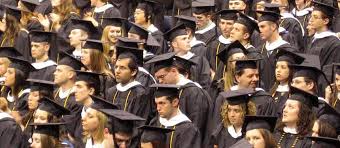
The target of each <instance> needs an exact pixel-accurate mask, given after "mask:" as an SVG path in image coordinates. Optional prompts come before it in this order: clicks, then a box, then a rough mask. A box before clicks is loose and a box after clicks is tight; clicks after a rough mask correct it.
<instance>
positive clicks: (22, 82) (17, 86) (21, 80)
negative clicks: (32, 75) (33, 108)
mask: <svg viewBox="0 0 340 148" xmlns="http://www.w3.org/2000/svg"><path fill="white" fill-rule="evenodd" d="M27 77H28V74H26V73H24V72H23V71H21V70H19V69H15V81H14V87H13V88H14V89H13V90H12V91H13V92H12V94H13V96H14V97H15V98H16V99H17V98H18V94H19V92H20V91H21V90H22V89H23V88H24V87H26V86H27V82H26V79H27Z"/></svg>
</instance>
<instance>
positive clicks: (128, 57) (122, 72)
mask: <svg viewBox="0 0 340 148" xmlns="http://www.w3.org/2000/svg"><path fill="white" fill-rule="evenodd" d="M137 73H138V64H137V58H136V56H135V55H133V54H132V53H126V52H125V53H122V54H120V55H119V56H118V59H117V61H116V65H115V76H116V81H117V82H118V83H122V84H127V83H129V82H131V81H133V80H134V79H135V78H136V76H137Z"/></svg>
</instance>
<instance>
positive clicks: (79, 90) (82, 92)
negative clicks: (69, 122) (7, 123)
mask: <svg viewBox="0 0 340 148" xmlns="http://www.w3.org/2000/svg"><path fill="white" fill-rule="evenodd" d="M91 93H92V89H90V88H88V87H87V85H86V82H85V81H77V82H76V83H75V85H74V97H75V98H76V101H77V102H80V103H82V102H84V101H85V100H86V99H87V98H89V97H90V95H91Z"/></svg>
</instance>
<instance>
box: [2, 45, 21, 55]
mask: <svg viewBox="0 0 340 148" xmlns="http://www.w3.org/2000/svg"><path fill="white" fill-rule="evenodd" d="M18 56H22V54H21V53H20V52H19V51H18V50H17V49H15V48H14V47H0V57H18Z"/></svg>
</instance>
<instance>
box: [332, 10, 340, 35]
mask: <svg viewBox="0 0 340 148" xmlns="http://www.w3.org/2000/svg"><path fill="white" fill-rule="evenodd" d="M332 31H333V32H340V13H338V14H336V15H335V16H334V18H333V25H332Z"/></svg>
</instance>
